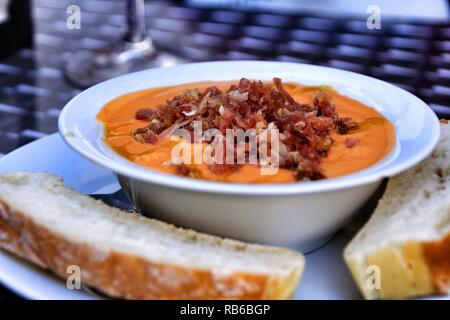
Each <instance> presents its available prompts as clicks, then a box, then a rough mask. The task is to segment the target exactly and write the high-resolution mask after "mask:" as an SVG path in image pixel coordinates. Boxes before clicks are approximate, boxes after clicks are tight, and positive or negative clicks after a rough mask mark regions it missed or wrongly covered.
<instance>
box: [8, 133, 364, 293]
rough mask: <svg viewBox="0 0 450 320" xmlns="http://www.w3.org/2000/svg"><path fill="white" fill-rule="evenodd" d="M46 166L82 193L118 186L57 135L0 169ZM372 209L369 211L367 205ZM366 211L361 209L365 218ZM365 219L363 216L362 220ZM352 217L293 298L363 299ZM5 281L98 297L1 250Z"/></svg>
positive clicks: (311, 261) (29, 289)
mask: <svg viewBox="0 0 450 320" xmlns="http://www.w3.org/2000/svg"><path fill="white" fill-rule="evenodd" d="M11 171H47V172H51V173H54V174H57V175H59V176H62V177H63V178H64V180H65V182H66V184H67V185H69V186H71V187H72V188H74V189H76V190H77V191H79V192H83V193H89V194H94V193H109V192H111V193H112V192H115V191H117V190H118V188H119V185H118V183H117V180H116V178H115V176H114V175H113V174H112V173H111V172H110V171H108V170H106V169H103V168H101V167H99V166H97V165H94V164H92V163H90V162H89V161H87V160H85V159H83V158H82V157H80V156H79V155H77V154H76V153H75V152H73V151H72V150H71V149H70V148H69V147H67V146H66V145H65V144H64V142H63V140H62V139H61V138H60V136H59V135H58V134H53V135H51V136H48V137H46V138H43V139H40V140H38V141H35V142H33V143H30V144H28V145H26V146H24V147H22V148H20V149H17V150H16V151H14V152H12V153H10V154H8V155H6V156H5V157H3V158H2V159H1V160H0V172H11ZM366 211H367V210H366ZM367 213H368V212H366V215H364V212H361V214H360V215H358V216H359V217H360V218H361V217H363V216H367ZM360 220H361V219H360ZM361 222H362V221H358V222H355V221H354V222H352V223H351V224H350V225H349V226H348V227H346V228H344V229H343V230H341V231H340V232H339V233H338V234H337V235H336V236H335V237H334V238H333V240H332V241H331V242H329V243H328V244H327V245H325V246H324V247H322V248H321V249H318V250H316V251H314V252H312V253H309V254H307V255H306V270H305V274H304V276H303V278H302V280H301V282H300V285H299V287H298V289H297V291H296V293H295V295H294V299H360V298H361V296H360V294H359V293H358V291H357V289H356V287H355V285H354V284H353V281H352V279H351V276H350V273H349V271H348V270H347V268H346V266H345V264H344V261H343V259H342V249H343V247H344V246H345V244H346V243H347V242H348V241H349V240H350V239H351V237H352V236H353V234H354V230H356V228H355V226H357V225H360V224H361ZM0 282H1V283H2V284H3V285H5V286H7V287H9V288H10V289H11V290H13V291H15V292H16V293H17V294H19V295H22V296H24V297H26V298H30V299H98V297H96V296H94V295H92V294H91V293H89V292H86V291H83V290H69V289H67V287H66V285H65V282H64V281H63V280H60V279H59V278H57V277H56V276H54V275H52V274H51V273H50V272H47V271H44V270H42V269H40V268H37V267H35V266H33V265H31V264H29V263H27V262H25V261H23V260H22V259H19V258H16V257H14V256H12V255H10V254H8V253H5V252H4V251H0Z"/></svg>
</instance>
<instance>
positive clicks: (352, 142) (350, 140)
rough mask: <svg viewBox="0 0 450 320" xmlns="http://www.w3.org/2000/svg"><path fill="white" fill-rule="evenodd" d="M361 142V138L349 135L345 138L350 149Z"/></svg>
mask: <svg viewBox="0 0 450 320" xmlns="http://www.w3.org/2000/svg"><path fill="white" fill-rule="evenodd" d="M358 143H359V140H358V139H357V138H354V137H348V138H346V139H345V146H346V147H347V148H349V149H351V148H353V147H355V146H356V145H357V144H358Z"/></svg>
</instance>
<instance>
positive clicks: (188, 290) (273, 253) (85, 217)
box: [0, 172, 304, 299]
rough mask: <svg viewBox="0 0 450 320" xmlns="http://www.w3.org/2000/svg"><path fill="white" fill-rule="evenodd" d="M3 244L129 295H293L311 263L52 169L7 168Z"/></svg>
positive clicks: (1, 180) (1, 201)
mask: <svg viewBox="0 0 450 320" xmlns="http://www.w3.org/2000/svg"><path fill="white" fill-rule="evenodd" d="M0 247H2V248H4V249H6V250H7V251H10V252H12V253H14V254H16V255H19V256H20V257H23V258H25V259H27V260H29V261H31V262H33V263H35V264H37V265H39V266H41V267H43V268H48V269H50V270H51V271H53V272H54V273H56V274H57V275H59V276H61V277H63V278H67V277H68V276H69V274H68V267H69V266H73V265H75V266H78V267H79V268H80V270H81V282H82V283H83V284H86V285H89V286H92V287H94V288H96V289H98V290H100V291H102V292H104V293H106V294H107V295H110V296H113V297H121V298H127V299H286V298H289V297H291V295H292V294H293V292H294V290H295V288H296V286H297V283H298V281H299V278H300V276H301V273H302V271H303V268H304V257H303V255H301V254H300V253H298V252H294V251H291V250H288V249H282V248H274V247H267V246H260V245H255V244H246V243H243V242H238V241H234V240H227V239H222V238H219V237H214V236H209V235H205V234H200V233H197V232H194V231H191V230H184V229H179V228H176V227H174V226H173V225H169V224H166V223H163V222H160V221H156V220H153V219H148V218H145V217H143V216H140V215H138V214H133V213H127V212H123V211H121V210H119V209H116V208H112V207H109V206H107V205H105V204H104V203H103V202H101V201H99V200H94V199H92V198H91V197H89V196H86V195H83V194H80V193H77V192H75V191H73V190H71V189H69V188H67V187H65V186H64V185H63V182H62V180H61V179H60V178H58V177H56V176H53V175H50V174H47V173H27V172H21V173H6V174H0ZM71 268H73V267H71ZM70 270H76V269H69V271H70Z"/></svg>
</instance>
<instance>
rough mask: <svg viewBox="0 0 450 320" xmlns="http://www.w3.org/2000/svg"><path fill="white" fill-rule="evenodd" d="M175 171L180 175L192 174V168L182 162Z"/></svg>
mask: <svg viewBox="0 0 450 320" xmlns="http://www.w3.org/2000/svg"><path fill="white" fill-rule="evenodd" d="M175 172H176V174H177V175H179V176H183V177H187V176H189V175H190V174H191V169H189V168H188V166H187V165H185V164H184V163H181V164H177V165H176V169H175Z"/></svg>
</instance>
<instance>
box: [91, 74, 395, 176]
mask: <svg viewBox="0 0 450 320" xmlns="http://www.w3.org/2000/svg"><path fill="white" fill-rule="evenodd" d="M237 83H238V81H227V82H199V83H187V84H181V85H176V86H170V87H163V88H152V89H148V90H142V91H137V92H132V93H129V94H125V95H123V96H120V97H118V98H116V99H114V100H112V101H111V102H109V103H108V104H106V105H105V106H104V107H103V109H102V110H101V111H100V113H99V114H98V116H97V119H98V120H99V121H101V122H102V123H103V124H104V127H105V138H104V141H105V143H106V144H107V145H109V146H110V147H111V148H112V149H114V150H115V151H116V152H117V153H119V154H120V155H122V156H123V157H125V158H127V159H128V160H130V161H132V162H134V163H136V164H139V165H141V166H144V167H147V168H150V169H153V170H157V171H160V172H164V173H168V174H177V175H185V176H190V177H193V178H198V179H205V180H212V181H221V182H231V183H289V182H295V181H299V180H315V178H314V177H318V178H333V177H339V176H343V175H346V174H350V173H353V172H356V171H359V170H362V169H364V168H367V167H370V166H372V165H374V164H375V163H377V162H378V161H380V160H381V159H383V158H384V157H385V156H386V155H387V154H388V153H389V152H390V151H391V149H392V147H393V145H394V143H395V130H394V127H393V125H392V124H391V123H390V121H389V120H387V119H386V118H385V117H384V116H383V115H381V114H380V113H379V112H377V111H376V110H375V109H373V108H371V107H369V106H366V105H365V104H363V103H361V102H359V101H356V100H354V99H351V98H349V97H346V96H343V95H340V94H339V93H338V92H336V91H334V90H333V89H332V88H329V87H311V86H303V85H300V84H296V83H286V84H284V89H285V90H286V91H287V92H288V93H289V94H290V96H291V97H292V98H293V99H294V100H295V102H297V103H298V104H300V105H303V104H305V105H307V104H309V105H312V104H314V103H316V104H317V95H318V93H320V92H326V95H327V97H328V98H329V99H330V101H332V103H333V107H334V108H335V110H336V112H337V114H338V115H339V117H343V118H345V117H349V118H351V119H352V121H354V123H356V126H355V127H354V128H352V129H351V130H348V131H347V130H345V131H346V132H344V133H343V134H341V133H339V132H336V130H330V129H329V130H328V131H327V132H328V134H329V135H330V138H331V139H330V141H331V144H330V146H329V147H328V149H327V151H326V152H324V153H321V152H319V154H320V159H317V161H318V163H319V165H320V174H319V175H317V174H313V175H309V176H308V175H305V174H303V175H301V178H299V174H298V168H297V167H296V169H295V170H297V171H296V172H297V173H295V172H294V171H293V170H292V168H290V167H289V166H288V165H285V168H283V167H280V169H279V170H278V171H277V172H276V173H275V174H271V175H262V174H261V170H260V169H261V168H260V166H259V165H255V164H242V165H239V166H238V167H237V168H236V169H233V170H215V169H211V166H210V165H207V164H205V163H199V164H193V163H192V164H186V165H183V167H182V168H181V170H180V166H179V165H175V164H173V163H172V150H173V148H174V147H175V146H176V145H177V144H178V143H179V142H180V141H179V140H173V139H170V137H167V136H166V137H162V135H159V137H160V138H159V139H157V140H153V141H150V143H148V141H142V139H141V140H140V139H137V138H136V132H139V130H140V129H141V128H143V127H146V126H148V125H149V121H148V120H147V119H142V117H137V116H136V115H137V114H138V113H139V110H141V109H143V108H150V109H155V110H156V108H158V106H160V105H166V107H167V103H168V101H170V100H171V99H173V98H174V97H175V96H177V95H180V94H181V93H183V92H185V91H186V90H190V89H193V88H195V89H197V90H198V91H199V92H202V91H204V90H206V89H207V88H210V87H212V86H215V87H217V88H218V89H220V90H222V91H227V90H229V88H230V86H231V85H233V84H234V85H236V84H237ZM267 85H270V86H272V87H274V85H273V84H269V83H267ZM288 99H289V98H288ZM221 111H223V110H221ZM222 113H223V112H222ZM316 113H317V112H316ZM185 114H186V117H188V116H189V115H190V113H189V112H185ZM152 121H156V120H152ZM279 121H280V120H279ZM309 143H310V142H309V141H306V142H305V144H309ZM192 144H193V143H192ZM296 145H297V146H299V144H298V142H297V144H296ZM301 147H302V146H301V145H300V146H299V147H298V148H301ZM297 157H298V155H297ZM295 165H296V166H297V165H298V167H299V166H300V164H297V163H295ZM318 170H319V169H318Z"/></svg>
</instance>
